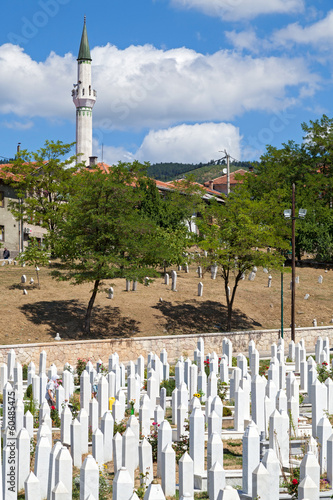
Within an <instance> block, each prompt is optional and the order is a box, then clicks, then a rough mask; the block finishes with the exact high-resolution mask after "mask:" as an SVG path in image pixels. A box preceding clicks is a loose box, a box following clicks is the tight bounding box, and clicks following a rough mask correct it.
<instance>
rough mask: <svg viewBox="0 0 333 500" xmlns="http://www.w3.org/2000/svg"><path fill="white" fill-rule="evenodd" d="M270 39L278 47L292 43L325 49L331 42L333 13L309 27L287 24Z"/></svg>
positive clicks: (332, 36) (332, 38) (332, 39)
mask: <svg viewBox="0 0 333 500" xmlns="http://www.w3.org/2000/svg"><path fill="white" fill-rule="evenodd" d="M272 39H273V41H274V42H275V43H276V44H278V45H286V44H288V43H290V42H294V43H298V44H306V45H315V46H319V47H321V48H322V49H327V48H328V47H327V44H329V45H330V46H331V44H332V42H333V11H330V12H329V13H328V14H327V16H326V17H325V18H324V19H321V20H320V21H317V22H316V23H313V24H312V25H310V26H306V27H302V26H300V25H299V23H293V24H289V25H288V26H286V28H283V29H281V30H279V31H276V32H275V33H274V35H273V36H272Z"/></svg>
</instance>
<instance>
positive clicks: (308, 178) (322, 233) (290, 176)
mask: <svg viewBox="0 0 333 500" xmlns="http://www.w3.org/2000/svg"><path fill="white" fill-rule="evenodd" d="M302 129H303V131H304V133H305V135H304V142H303V143H302V144H301V145H298V144H296V143H294V142H292V141H290V142H288V143H287V144H283V145H282V148H280V149H278V148H274V147H272V146H268V147H267V151H266V153H265V154H264V155H263V156H262V157H261V161H260V163H259V164H257V165H256V169H255V175H253V174H247V175H246V176H244V179H243V181H244V184H245V188H247V189H249V190H250V192H251V196H252V197H253V198H254V199H255V200H261V201H268V202H270V203H271V200H272V199H274V207H273V210H274V212H275V217H276V220H277V221H278V220H279V219H280V220H281V218H282V217H283V210H285V209H288V208H291V192H292V184H293V183H294V184H295V186H296V205H297V206H296V211H298V209H299V208H305V209H307V215H306V218H305V219H304V220H303V221H302V223H301V224H296V252H297V255H298V257H299V258H300V256H301V252H302V251H306V252H308V253H313V254H315V255H316V257H317V258H318V259H319V260H329V259H332V256H333V245H332V241H333V210H332V206H333V142H332V138H333V137H332V136H333V120H332V119H329V118H328V117H327V116H325V115H324V116H323V117H322V118H321V119H320V120H317V121H314V122H310V124H309V125H307V124H305V123H303V124H302ZM271 206H272V203H271Z"/></svg>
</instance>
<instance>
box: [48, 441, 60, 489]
mask: <svg viewBox="0 0 333 500" xmlns="http://www.w3.org/2000/svg"><path fill="white" fill-rule="evenodd" d="M61 448H62V444H61V442H60V441H56V442H55V443H54V446H53V448H52V450H51V453H50V462H49V478H48V483H47V498H51V496H52V490H53V488H54V487H55V459H56V456H57V455H58V453H59V451H60V450H61Z"/></svg>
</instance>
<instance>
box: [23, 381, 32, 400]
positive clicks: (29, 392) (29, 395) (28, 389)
mask: <svg viewBox="0 0 333 500" xmlns="http://www.w3.org/2000/svg"><path fill="white" fill-rule="evenodd" d="M31 396H32V384H30V385H28V387H27V390H26V391H25V395H24V397H26V398H27V399H30V398H31Z"/></svg>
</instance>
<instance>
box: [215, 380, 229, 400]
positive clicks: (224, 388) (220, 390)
mask: <svg viewBox="0 0 333 500" xmlns="http://www.w3.org/2000/svg"><path fill="white" fill-rule="evenodd" d="M227 392H228V384H227V383H226V382H222V381H221V379H217V395H218V397H219V398H221V400H222V401H225V399H226V398H227Z"/></svg>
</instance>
